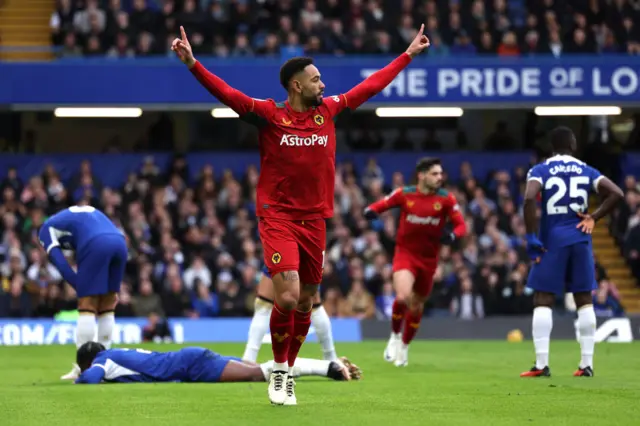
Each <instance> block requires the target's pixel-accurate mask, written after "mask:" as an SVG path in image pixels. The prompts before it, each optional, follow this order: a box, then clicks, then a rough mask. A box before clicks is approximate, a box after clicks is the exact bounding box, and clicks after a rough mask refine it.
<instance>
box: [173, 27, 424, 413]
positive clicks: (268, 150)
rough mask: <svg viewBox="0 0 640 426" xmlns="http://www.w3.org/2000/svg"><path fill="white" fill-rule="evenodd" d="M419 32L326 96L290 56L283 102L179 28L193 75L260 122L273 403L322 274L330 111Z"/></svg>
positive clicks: (358, 91)
mask: <svg viewBox="0 0 640 426" xmlns="http://www.w3.org/2000/svg"><path fill="white" fill-rule="evenodd" d="M423 29H424V26H423V27H422V28H421V29H420V31H419V32H418V35H417V36H416V38H415V39H414V40H413V42H412V43H411V45H410V46H409V48H408V49H407V51H406V52H405V53H403V54H402V55H400V56H399V57H398V58H396V59H395V60H394V61H392V62H391V63H390V64H389V65H387V66H386V67H385V68H383V69H381V70H379V71H378V72H376V73H374V74H373V75H371V76H370V77H369V78H367V79H366V80H364V81H363V82H362V83H360V84H358V85H357V86H355V87H354V88H353V89H351V90H349V91H348V92H347V93H346V94H341V95H338V96H332V97H330V98H324V97H323V95H324V89H325V85H324V83H323V82H322V80H321V79H320V72H319V71H318V69H317V68H316V67H315V66H314V65H313V60H312V59H310V58H301V57H297V58H293V59H290V60H289V61H287V62H286V63H285V64H284V65H283V66H282V68H281V70H280V83H281V84H282V86H283V87H284V88H285V90H286V91H287V95H288V96H287V100H286V101H285V102H275V101H274V100H272V99H267V100H259V99H254V98H251V97H249V96H247V95H245V94H244V93H242V92H240V91H238V90H236V89H234V88H232V87H230V86H229V85H228V84H227V83H225V82H224V81H223V80H222V79H220V78H219V77H217V76H215V75H214V74H212V73H210V72H209V71H207V70H206V69H205V68H204V66H202V64H201V63H200V62H198V61H196V59H195V58H194V56H193V52H192V50H191V46H190V45H189V41H188V40H187V36H186V34H185V32H184V29H183V28H182V27H181V28H180V31H181V36H182V37H181V38H179V39H175V40H174V41H173V44H172V47H171V48H172V50H173V51H175V52H176V54H177V55H178V57H179V58H180V60H181V61H182V62H184V63H185V64H186V65H187V66H188V67H189V69H190V70H191V72H192V73H193V75H194V76H195V77H196V78H197V79H198V81H199V82H200V83H201V84H202V85H203V86H204V87H206V88H207V90H208V91H209V92H210V93H211V94H212V95H213V96H215V97H216V98H218V100H220V101H221V102H222V103H223V104H225V105H227V106H228V107H230V108H231V109H232V110H233V111H235V112H236V113H237V114H238V115H239V116H240V117H242V118H243V119H245V120H251V121H252V122H254V123H255V124H256V125H258V126H259V128H260V131H259V140H260V180H259V181H258V200H257V206H258V208H257V215H258V217H259V218H260V222H259V232H260V239H261V240H262V245H263V249H264V260H265V264H266V265H267V267H268V268H269V273H270V274H271V276H272V277H273V284H274V286H275V304H274V308H273V310H272V312H271V318H270V324H269V326H270V330H271V342H272V343H271V347H272V350H273V356H274V361H275V362H274V367H273V370H274V371H273V373H272V374H271V379H270V381H269V387H268V393H269V399H270V401H271V403H273V404H278V405H282V404H287V405H295V404H296V396H295V392H294V387H295V381H294V380H293V377H292V376H291V375H289V374H288V372H290V371H292V368H293V365H294V363H295V359H296V357H297V355H298V352H299V350H300V347H301V346H302V343H303V342H304V340H305V337H306V335H307V333H308V331H309V326H310V323H311V321H310V318H311V308H312V305H313V297H314V295H315V294H316V292H317V291H318V285H319V284H320V281H321V279H322V265H323V263H324V250H325V242H326V241H325V240H326V225H325V219H326V218H330V217H333V199H334V182H335V152H336V135H335V125H334V122H333V119H334V118H335V117H336V116H337V115H338V114H339V113H340V112H342V111H344V110H345V109H347V108H349V109H355V108H358V107H359V106H360V105H362V104H363V103H364V102H366V101H367V100H368V99H369V98H371V97H372V96H374V95H376V94H377V93H379V92H380V91H382V90H383V89H384V88H385V87H386V86H387V85H388V84H389V83H391V81H393V79H394V78H395V77H396V76H397V75H398V74H399V73H400V71H402V70H403V69H404V68H405V67H406V66H407V65H409V63H410V62H411V59H412V58H413V57H414V56H416V55H418V54H419V53H420V52H422V51H423V50H424V49H426V48H427V47H428V46H429V40H428V39H427V37H426V36H424V35H423V33H422V32H423Z"/></svg>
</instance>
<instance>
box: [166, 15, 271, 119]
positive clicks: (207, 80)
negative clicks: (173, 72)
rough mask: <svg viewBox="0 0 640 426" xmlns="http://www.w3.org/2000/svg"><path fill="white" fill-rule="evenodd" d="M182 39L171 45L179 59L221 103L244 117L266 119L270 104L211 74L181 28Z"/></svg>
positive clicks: (174, 41) (177, 39)
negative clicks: (200, 60) (255, 115)
mask: <svg viewBox="0 0 640 426" xmlns="http://www.w3.org/2000/svg"><path fill="white" fill-rule="evenodd" d="M180 35H181V38H176V39H175V40H173V43H172V44H171V50H173V51H174V52H175V53H176V55H177V56H178V58H180V60H181V61H182V62H183V63H184V64H185V65H186V66H187V67H188V68H189V70H190V71H191V73H192V74H193V75H194V77H195V78H196V79H197V80H198V81H199V82H200V84H202V85H203V86H204V87H205V88H206V89H207V90H208V91H209V93H211V94H212V95H213V96H215V97H216V98H217V99H218V100H219V101H220V102H222V103H223V104H225V105H226V106H228V107H229V108H231V109H232V110H234V111H235V112H236V113H238V115H240V116H243V115H246V114H250V113H255V114H257V115H258V116H260V117H266V115H267V114H268V111H269V106H270V104H269V102H267V101H262V100H257V99H254V98H251V97H249V96H247V95H245V94H244V93H242V92H241V91H239V90H237V89H234V88H233V87H231V86H229V85H228V84H227V83H226V82H225V81H224V80H223V79H221V78H220V77H218V76H216V75H215V74H213V73H211V72H209V71H208V70H207V69H206V68H205V67H204V66H203V65H202V64H201V63H200V62H198V61H197V60H196V58H195V57H194V56H193V51H192V49H191V44H190V43H189V39H188V38H187V34H186V33H185V31H184V27H180Z"/></svg>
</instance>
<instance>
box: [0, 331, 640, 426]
mask: <svg viewBox="0 0 640 426" xmlns="http://www.w3.org/2000/svg"><path fill="white" fill-rule="evenodd" d="M384 345H385V342H382V341H379V342H375V341H369V342H365V343H357V344H339V345H338V352H339V354H340V355H346V356H348V357H350V358H351V359H352V361H354V362H355V363H356V364H358V365H360V367H361V368H362V369H363V371H364V378H363V380H362V381H360V382H350V383H342V382H333V381H329V380H328V379H323V378H316V377H311V378H303V379H300V380H299V381H298V387H297V395H298V404H299V405H298V406H297V407H273V406H271V405H270V404H269V401H268V399H267V393H266V384H264V383H251V384H249V383H237V384H236V383H234V384H164V383H160V384H127V385H101V386H80V385H73V384H70V383H69V382H62V381H60V380H59V379H58V378H59V377H60V375H62V374H64V373H66V372H67V371H68V370H69V368H70V366H71V361H72V359H73V358H72V357H73V355H74V350H73V347H71V346H27V347H0V425H2V426H76V425H77V426H91V425H99V426H103V425H105V426H106V425H113V426H182V425H185V426H190V425H194V426H195V425H207V426H220V425H234V426H236V425H237V426H241V425H250V426H259V425H274V426H277V425H295V426H307V425H339V426H347V425H354V426H356V425H363V426H377V425H381V426H382V425H383V426H396V425H398V426H406V425H425V426H426V425H428V426H433V425H473V426H480V425H491V426H499V425H510V426H513V425H544V426H550V425H568V426H572V425H576V426H586V425H598V426H604V425H637V424H640V345H638V344H599V345H597V347H596V358H595V373H596V377H594V378H574V377H572V376H571V374H572V373H573V371H574V370H575V368H576V367H577V362H578V357H579V348H578V345H577V343H576V342H569V341H564V342H559V341H556V342H552V343H551V356H550V359H551V367H552V374H553V377H552V378H550V379H521V378H519V377H518V375H519V373H520V372H521V371H523V370H525V369H528V368H529V367H531V363H532V360H533V353H532V352H533V351H532V347H531V342H523V343H506V342H463V341H456V342H424V341H422V342H415V343H414V344H412V346H411V350H410V353H409V366H408V367H406V368H402V369H398V368H396V367H394V366H393V365H391V364H387V363H385V362H384V361H383V360H382V351H383V348H384ZM143 347H145V348H148V349H154V350H160V351H165V350H171V349H175V348H177V347H178V346H175V345H157V346H156V345H143ZM207 347H209V348H211V349H213V350H215V351H217V352H220V353H222V354H227V355H239V354H241V353H242V350H243V346H242V345H237V344H216V345H207ZM261 356H262V358H263V359H266V358H267V357H268V356H269V348H268V347H267V346H266V345H265V346H263V349H262V352H261ZM301 356H306V357H319V356H320V350H319V347H318V345H316V344H312V343H309V344H307V345H305V346H304V347H303V351H302V354H301ZM283 419H286V420H283ZM283 422H286V423H283Z"/></svg>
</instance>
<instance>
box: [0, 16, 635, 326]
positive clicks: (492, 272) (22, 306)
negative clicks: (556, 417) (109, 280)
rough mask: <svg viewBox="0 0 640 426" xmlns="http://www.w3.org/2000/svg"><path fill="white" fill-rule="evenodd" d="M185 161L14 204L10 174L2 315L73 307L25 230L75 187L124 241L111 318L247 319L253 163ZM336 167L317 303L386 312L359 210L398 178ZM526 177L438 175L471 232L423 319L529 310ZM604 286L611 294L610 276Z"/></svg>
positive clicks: (44, 187) (628, 222)
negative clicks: (217, 165) (522, 207)
mask: <svg viewBox="0 0 640 426" xmlns="http://www.w3.org/2000/svg"><path fill="white" fill-rule="evenodd" d="M319 10H322V11H323V13H325V12H324V9H319ZM192 167H193V165H190V164H187V163H186V161H185V159H184V157H177V158H176V159H175V160H174V161H173V163H172V165H171V166H170V167H168V168H167V170H164V169H162V168H161V167H159V165H158V164H156V162H154V161H153V159H152V158H147V159H145V160H144V161H143V164H142V166H141V168H140V169H139V170H138V171H137V172H135V173H131V174H130V175H129V176H128V178H127V180H126V181H125V182H124V184H123V185H122V187H121V188H117V187H113V188H108V187H107V188H105V187H104V186H103V185H102V184H101V183H100V180H99V179H98V176H96V174H95V173H94V172H93V170H92V168H91V164H90V163H89V162H84V163H83V164H82V165H81V167H80V170H79V173H77V174H76V173H72V174H71V176H72V177H71V179H69V180H67V179H60V177H59V173H58V171H57V170H55V168H54V167H53V166H49V167H47V168H46V170H45V172H44V173H43V175H42V176H39V175H38V176H34V177H33V178H31V179H28V182H29V183H28V185H27V186H26V187H24V188H23V189H22V191H21V193H20V196H22V195H24V198H23V199H22V200H21V199H20V198H19V197H16V189H18V190H19V189H20V188H21V186H22V183H21V181H20V179H19V178H18V173H17V172H10V173H9V174H8V175H7V178H6V179H4V181H3V183H2V187H3V188H4V189H3V192H2V194H3V203H2V204H0V216H1V217H2V224H3V228H2V231H3V232H2V235H0V237H2V241H1V242H0V260H1V261H2V265H1V268H0V272H1V274H2V282H3V288H2V292H1V293H0V294H1V295H0V315H21V316H25V315H27V316H29V315H46V316H51V315H52V314H54V313H56V312H57V311H59V310H61V309H63V308H64V309H73V306H74V305H73V304H74V301H75V294H74V292H73V289H71V287H70V286H68V285H64V286H63V285H61V284H60V283H59V278H57V277H56V276H55V274H54V273H53V271H49V269H50V268H49V267H48V266H47V265H48V263H46V262H45V259H46V258H45V257H44V253H42V252H38V251H34V250H32V249H33V248H34V247H38V246H39V244H38V241H37V239H34V233H33V231H34V229H35V228H37V226H38V224H39V223H41V221H42V220H43V219H44V217H46V215H48V214H52V213H54V212H55V211H57V209H59V208H62V207H65V206H68V205H69V204H70V203H73V202H74V198H75V197H76V192H78V191H80V192H79V193H80V194H81V197H80V198H81V199H82V200H85V199H86V198H87V194H86V187H90V190H89V191H90V193H91V195H90V197H91V198H93V200H92V203H95V205H96V207H99V208H101V209H103V210H104V211H105V212H106V213H107V214H108V215H109V216H110V217H111V218H112V219H113V220H114V221H115V222H116V223H117V224H118V226H120V227H121V228H122V229H123V231H125V232H126V233H127V235H128V247H129V251H130V262H129V264H128V267H127V274H126V277H125V284H124V285H123V286H122V290H121V293H120V305H119V307H118V309H117V315H118V316H131V315H135V316H142V317H148V316H149V315H152V314H155V315H157V316H158V317H159V318H164V317H173V316H201V317H203V316H214V315H215V316H229V317H235V316H244V315H247V314H249V313H250V312H251V310H252V308H253V293H254V291H255V283H256V281H257V277H258V276H259V272H258V271H259V269H260V267H261V266H262V265H261V263H262V261H261V248H260V246H259V243H258V241H257V239H256V233H255V229H256V226H257V221H256V218H255V216H254V215H255V186H256V181H257V178H258V172H257V169H256V167H249V168H248V169H247V171H246V173H245V175H244V176H239V175H238V176H234V175H233V173H231V172H230V171H224V172H223V173H221V174H220V173H219V172H218V174H216V171H214V170H213V168H212V167H210V166H205V167H203V168H202V169H201V170H193V169H192ZM190 168H191V170H190ZM336 173H337V178H336V214H335V217H334V218H332V219H330V220H329V221H328V237H327V248H326V262H325V270H324V276H323V282H322V291H323V293H324V294H323V296H324V299H325V308H326V309H327V311H328V312H329V314H330V315H332V316H357V317H361V318H371V317H373V316H375V315H376V313H377V315H385V312H387V311H388V304H387V302H386V301H387V299H389V297H390V295H391V294H392V292H393V290H392V288H391V284H390V282H391V274H392V272H391V265H390V259H391V255H392V252H393V249H394V240H395V233H396V220H397V212H394V211H391V212H388V213H387V214H385V215H383V216H382V217H381V218H380V220H379V221H377V222H374V223H373V224H372V227H369V224H368V222H367V221H366V220H364V218H363V217H362V208H363V206H364V205H365V204H366V203H368V202H370V201H374V200H377V199H380V198H381V197H384V196H385V195H386V194H387V193H388V192H389V191H391V190H393V189H394V188H397V187H399V186H403V185H405V184H406V183H407V182H405V180H404V177H403V176H402V174H399V173H394V171H393V170H383V169H382V168H381V167H380V166H379V164H378V163H377V162H376V161H374V160H372V161H370V162H369V163H368V164H367V165H366V166H365V167H363V168H362V169H359V170H358V169H357V168H356V167H355V166H354V165H353V164H350V163H344V164H338V165H337V168H336ZM524 175H525V169H521V170H516V171H515V172H513V173H511V170H509V171H500V170H498V171H495V172H493V173H491V174H490V175H489V176H479V175H477V174H475V173H474V170H473V167H471V165H470V164H468V163H463V164H462V165H461V166H460V179H459V181H458V182H449V183H448V185H447V189H448V190H450V191H451V192H452V193H454V194H455V195H456V197H457V199H458V201H459V204H460V208H461V209H462V211H463V212H464V213H465V215H466V219H467V222H468V227H469V229H470V230H472V233H471V235H470V236H469V238H468V239H467V240H466V241H465V242H464V244H463V245H462V246H461V247H459V250H457V251H453V252H452V251H451V250H450V249H449V248H443V250H442V253H441V258H440V266H439V267H438V272H437V274H436V277H435V278H434V282H435V288H434V293H433V297H432V299H431V301H430V302H429V312H430V313H433V314H437V315H443V314H444V315H451V308H452V307H453V308H454V309H453V312H454V313H455V314H456V315H458V316H460V317H463V318H481V317H483V316H492V315H506V314H526V313H529V312H530V310H531V296H530V294H529V293H528V292H527V290H526V289H525V288H524V283H525V278H526V276H527V273H528V267H527V263H526V262H525V260H526V253H524V250H523V248H524V246H523V236H524V227H523V225H522V219H521V218H520V217H519V215H518V211H517V210H518V206H519V204H520V201H519V200H520V199H521V192H520V191H521V183H522V182H523V181H524V178H525V176H524ZM194 177H196V178H195V179H194ZM454 184H455V185H454ZM625 187H626V188H627V201H628V204H627V205H626V206H625V207H624V208H623V209H621V210H620V212H619V213H618V216H617V219H616V221H617V222H623V225H624V226H621V225H619V224H618V223H616V226H615V227H614V229H619V232H618V231H616V232H618V234H616V235H618V237H619V239H620V241H622V242H623V241H627V246H626V248H627V249H626V250H625V255H626V256H627V259H628V260H629V261H630V262H633V261H634V259H636V260H637V256H638V255H637V253H636V252H635V251H634V250H636V251H637V247H639V246H640V243H638V242H635V237H636V235H635V233H637V232H636V231H638V230H640V225H638V223H640V215H638V213H637V206H638V198H637V193H636V191H637V183H636V181H635V179H631V178H629V179H627V181H626V185H625ZM67 188H68V190H67ZM625 212H626V213H625ZM639 232H640V231H639ZM639 235H640V234H639ZM638 238H639V239H640V237H638ZM37 253H39V254H37ZM27 255H28V256H27ZM634 256H636V257H635V258H634ZM45 270H46V271H47V272H44V271H45ZM602 279H606V278H602ZM470 283H473V285H471V286H470ZM607 294H608V295H610V296H611V297H614V298H615V297H616V296H615V294H616V293H615V288H614V287H613V286H612V285H611V284H609V285H608V293H607ZM27 300H28V301H29V303H28V304H27V303H26V301H27ZM248 300H249V303H247V301H248ZM23 301H25V303H22V302H23Z"/></svg>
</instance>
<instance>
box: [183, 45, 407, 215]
mask: <svg viewBox="0 0 640 426" xmlns="http://www.w3.org/2000/svg"><path fill="white" fill-rule="evenodd" d="M410 62H411V57H410V56H409V55H408V54H406V53H403V54H402V55H400V56H398V57H397V58H396V59H395V60H394V61H392V62H391V63H390V64H389V65H387V66H386V67H384V68H383V69H381V70H379V71H377V72H375V73H374V74H372V75H371V76H369V77H368V78H367V79H365V80H364V81H363V82H361V83H360V84H358V85H357V86H355V87H354V88H352V89H351V90H349V91H348V92H347V93H345V94H342V95H339V96H332V97H329V98H325V99H324V101H323V103H322V105H320V106H318V107H315V108H311V109H309V110H308V111H305V112H296V111H294V110H292V109H291V107H290V106H289V104H288V103H287V102H283V103H277V102H275V101H273V100H271V99H268V100H259V99H253V98H250V97H249V96H247V95H245V94H244V93H242V92H240V91H239V90H237V89H234V88H233V87H231V86H229V85H228V84H227V83H225V82H224V81H223V80H222V79H220V78H219V77H217V76H216V75H214V74H211V73H210V72H209V71H207V70H206V69H205V68H204V67H203V66H202V64H201V63H200V62H196V64H195V65H194V66H193V67H192V68H191V72H192V73H193V75H194V76H195V77H196V78H197V79H198V81H200V83H202V85H203V86H205V87H206V88H207V90H209V92H211V93H212V94H213V95H214V96H215V97H216V98H218V99H219V100H220V101H221V102H223V103H224V104H225V105H227V106H229V107H230V108H231V109H233V110H234V111H235V112H236V113H238V115H239V116H240V117H242V118H244V119H250V118H254V119H256V120H252V121H257V123H256V124H258V127H259V128H260V130H259V132H260V133H259V138H260V179H259V181H258V200H257V204H258V205H257V215H258V216H259V217H272V218H280V219H288V220H311V219H323V218H330V217H333V198H334V185H335V168H336V167H335V161H336V159H335V154H336V134H335V124H334V121H333V119H334V118H335V116H336V115H338V114H339V113H340V112H341V111H343V110H344V109H345V108H350V109H355V108H358V107H359V106H360V105H362V104H363V103H364V102H366V101H367V100H368V99H369V98H371V97H372V96H374V95H376V94H377V93H379V92H380V91H381V90H382V89H384V88H385V87H386V86H387V85H388V84H389V83H391V81H393V79H394V78H395V77H396V76H397V75H398V74H399V73H400V71H402V70H403V69H404V68H405V67H406V66H407V65H409V63H410Z"/></svg>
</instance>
